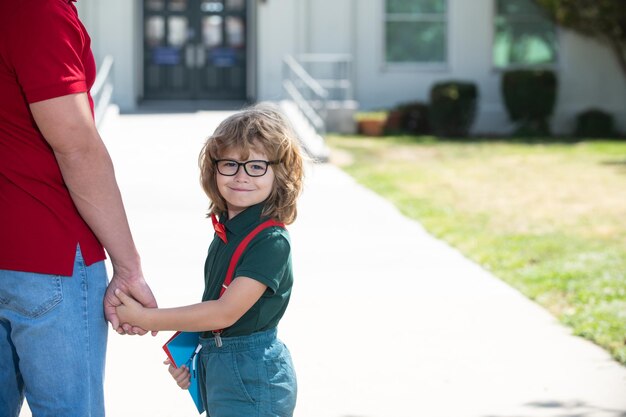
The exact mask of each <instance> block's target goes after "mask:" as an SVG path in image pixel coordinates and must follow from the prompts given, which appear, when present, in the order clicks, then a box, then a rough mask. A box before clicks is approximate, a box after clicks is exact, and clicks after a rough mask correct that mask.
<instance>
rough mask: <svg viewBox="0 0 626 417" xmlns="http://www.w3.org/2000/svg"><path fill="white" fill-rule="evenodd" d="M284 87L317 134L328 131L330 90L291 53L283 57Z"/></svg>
mask: <svg viewBox="0 0 626 417" xmlns="http://www.w3.org/2000/svg"><path fill="white" fill-rule="evenodd" d="M283 64H284V66H283V71H284V73H283V88H284V89H285V92H286V93H287V95H288V96H289V97H290V98H291V100H292V101H293V102H294V103H295V104H296V106H297V107H298V109H299V111H300V113H302V115H303V116H304V117H305V118H306V119H307V120H308V121H309V123H310V124H311V126H313V128H314V129H315V130H316V132H317V134H319V135H322V136H323V135H324V134H325V133H326V124H325V122H324V118H325V117H326V102H327V100H328V96H329V93H328V90H326V89H325V88H324V87H322V86H321V84H320V83H319V82H317V81H316V80H315V79H314V78H313V77H311V76H310V75H309V73H308V72H307V71H306V70H305V69H304V68H303V67H302V65H300V64H299V63H298V62H297V61H296V60H295V58H294V57H292V56H291V55H287V56H285V58H284V59H283Z"/></svg>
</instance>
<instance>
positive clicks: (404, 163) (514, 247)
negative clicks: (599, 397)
mask: <svg viewBox="0 0 626 417" xmlns="http://www.w3.org/2000/svg"><path fill="white" fill-rule="evenodd" d="M328 143H329V145H330V146H331V148H332V150H333V151H332V157H331V162H333V163H336V164H337V165H339V166H341V167H342V169H344V170H345V171H346V172H348V173H349V174H351V175H352V176H354V177H355V178H356V179H357V180H358V181H359V182H361V183H362V184H364V185H365V186H367V187H369V188H371V189H373V190H374V191H376V192H378V193H380V194H381V195H382V196H384V197H386V198H388V199H389V200H391V201H393V202H394V203H395V204H396V205H397V206H398V208H399V209H400V210H401V211H402V212H403V213H404V214H406V215H407V216H409V217H412V218H414V219H417V220H419V221H420V222H421V223H422V224H423V225H424V227H426V229H428V230H429V231H430V232H431V233H432V234H434V235H435V236H438V237H439V238H441V239H443V240H445V241H447V242H449V243H451V244H452V245H454V246H455V247H457V248H459V249H460V250H461V251H462V252H463V253H464V254H466V256H468V257H469V258H472V259H474V260H475V261H477V262H478V263H479V264H481V265H482V266H483V267H485V268H486V269H488V270H490V271H492V273H493V274H494V275H496V276H498V277H500V278H501V279H503V280H505V281H506V282H508V283H510V284H511V285H512V286H514V287H516V288H518V289H519V290H520V291H522V292H523V293H524V294H526V295H527V296H528V297H530V298H531V299H533V300H536V301H537V302H538V303H540V304H541V305H543V306H544V307H546V308H547V309H548V310H550V311H551V312H552V313H553V314H554V315H555V316H557V317H558V318H559V319H560V320H561V321H562V322H563V323H565V324H567V325H569V326H571V327H572V328H573V331H574V333H575V334H577V335H580V336H583V337H585V338H588V339H590V340H592V341H594V342H595V343H597V344H598V345H600V346H603V347H604V348H606V349H607V350H608V351H609V352H610V353H611V354H612V355H613V356H614V357H615V358H616V359H617V360H618V361H620V362H621V363H622V364H626V142H617V141H591V142H579V143H575V144H542V143H534V144H528V143H507V142H500V141H472V142H461V141H438V140H437V139H435V138H431V137H411V136H387V137H383V138H368V137H345V136H331V137H329V138H328Z"/></svg>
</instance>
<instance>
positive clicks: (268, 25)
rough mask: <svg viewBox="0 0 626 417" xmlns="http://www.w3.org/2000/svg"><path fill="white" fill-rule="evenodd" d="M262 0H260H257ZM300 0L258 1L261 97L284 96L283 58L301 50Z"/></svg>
mask: <svg viewBox="0 0 626 417" xmlns="http://www.w3.org/2000/svg"><path fill="white" fill-rule="evenodd" d="M255 1H258V0H255ZM297 2H298V0H296V1H294V0H266V1H265V2H259V3H258V5H257V17H258V22H257V31H258V32H257V36H258V39H257V46H258V51H257V52H258V53H257V59H258V61H257V69H258V73H257V82H258V88H257V98H258V99H259V100H274V101H275V100H280V99H281V98H282V97H283V95H282V94H283V93H282V87H281V85H282V61H283V57H284V56H285V55H286V54H294V53H295V52H296V51H297V48H296V45H297V43H298V39H297V34H298V33H299V28H298V20H297V19H296V16H297V14H296V8H297V7H298V5H297V4H296V3H297Z"/></svg>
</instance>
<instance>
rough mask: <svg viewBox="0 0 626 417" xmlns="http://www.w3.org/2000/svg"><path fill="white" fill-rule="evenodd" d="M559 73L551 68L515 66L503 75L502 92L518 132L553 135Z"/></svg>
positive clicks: (518, 133)
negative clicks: (551, 117)
mask: <svg viewBox="0 0 626 417" xmlns="http://www.w3.org/2000/svg"><path fill="white" fill-rule="evenodd" d="M556 93H557V77H556V74H555V73H554V71H551V70H511V71H506V72H504V74H503V75H502V95H503V96H504V104H505V106H506V110H507V112H508V114H509V117H510V119H511V120H512V121H513V122H515V123H516V124H517V129H516V131H515V133H514V134H515V135H516V136H549V135H550V126H549V119H550V116H552V112H553V111H554V105H555V103H556Z"/></svg>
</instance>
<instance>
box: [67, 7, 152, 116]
mask: <svg viewBox="0 0 626 417" xmlns="http://www.w3.org/2000/svg"><path fill="white" fill-rule="evenodd" d="M77 4H78V10H79V15H80V17H81V20H82V21H83V23H84V25H85V27H86V28H87V30H88V32H89V34H90V36H91V40H92V50H93V52H94V56H95V58H96V63H97V65H98V66H99V65H100V63H101V62H102V60H103V59H104V57H105V56H106V55H112V56H113V59H114V64H113V68H114V72H113V77H114V83H115V84H114V90H113V101H114V102H115V103H116V104H117V105H118V106H119V107H120V109H121V110H131V109H134V108H135V107H136V97H137V96H138V92H139V90H138V89H139V82H140V80H141V77H140V75H141V66H140V65H139V64H140V62H141V61H140V59H141V56H142V50H141V30H142V28H141V20H140V13H141V12H140V11H141V9H142V3H141V0H107V1H99V0H82V1H80V2H78V3H77Z"/></svg>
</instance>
